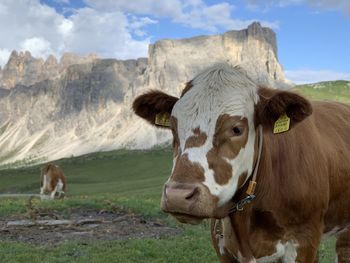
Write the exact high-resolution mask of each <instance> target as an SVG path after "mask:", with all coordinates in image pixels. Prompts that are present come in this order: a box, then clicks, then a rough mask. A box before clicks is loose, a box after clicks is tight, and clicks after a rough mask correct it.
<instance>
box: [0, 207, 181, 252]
mask: <svg viewBox="0 0 350 263" xmlns="http://www.w3.org/2000/svg"><path fill="white" fill-rule="evenodd" d="M36 212H37V213H36V214H32V215H30V217H32V219H31V220H28V215H27V216H24V215H19V216H11V217H9V218H5V219H4V218H2V219H1V220H0V240H2V241H5V240H6V241H17V242H27V243H30V244H34V245H44V246H53V245H57V244H60V243H62V242H65V241H72V240H74V241H81V242H88V241H94V240H127V239H135V238H145V237H152V238H160V237H163V236H173V235H178V234H180V233H181V230H180V229H178V228H172V227H168V226H166V225H164V223H162V222H161V221H158V220H147V219H145V218H144V217H143V216H140V215H136V214H134V213H132V212H130V211H106V210H101V211H97V210H93V209H82V208H74V209H70V210H69V211H50V210H46V211H36ZM33 217H34V218H33ZM56 222H58V224H56ZM28 223H29V224H28ZM48 223H49V224H50V223H52V224H53V225H49V224H48ZM21 224H23V225H21Z"/></svg>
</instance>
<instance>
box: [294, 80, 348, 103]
mask: <svg viewBox="0 0 350 263" xmlns="http://www.w3.org/2000/svg"><path fill="white" fill-rule="evenodd" d="M294 90H295V91H298V92H300V93H301V94H303V95H304V96H306V97H308V98H311V99H314V100H336V101H340V102H344V103H350V82H349V81H345V80H338V81H325V82H319V83H314V84H306V85H299V86H296V87H295V88H294Z"/></svg>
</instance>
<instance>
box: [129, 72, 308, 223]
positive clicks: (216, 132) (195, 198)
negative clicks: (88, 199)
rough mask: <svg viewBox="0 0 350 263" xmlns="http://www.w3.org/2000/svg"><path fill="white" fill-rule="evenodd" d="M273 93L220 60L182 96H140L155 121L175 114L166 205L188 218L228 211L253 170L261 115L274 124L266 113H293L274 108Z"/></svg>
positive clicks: (139, 104)
mask: <svg viewBox="0 0 350 263" xmlns="http://www.w3.org/2000/svg"><path fill="white" fill-rule="evenodd" d="M265 93H266V91H265ZM286 94H289V95H292V96H296V97H297V98H298V99H299V98H301V97H299V96H298V95H295V94H292V93H288V92H286ZM265 95H266V96H267V94H265ZM270 99H271V98H266V99H263V100H261V99H260V97H259V94H258V87H257V85H256V84H255V83H254V82H253V81H252V80H251V79H250V78H248V77H247V75H246V74H245V73H244V72H242V71H241V70H240V69H238V68H233V67H230V66H227V65H220V66H217V67H213V68H210V69H208V70H206V71H204V72H203V73H201V74H199V75H198V76H197V77H195V78H194V79H193V80H192V81H191V82H190V83H189V84H188V86H187V88H186V89H185V92H183V95H182V96H181V98H180V99H177V98H175V97H171V96H168V95H166V94H164V93H161V92H154V91H153V92H150V93H148V94H145V95H142V96H140V97H138V98H137V99H136V100H135V102H134V105H133V107H134V110H135V112H136V113H137V114H138V115H139V116H141V117H143V118H145V119H146V120H148V121H149V122H151V123H154V121H155V115H156V114H158V113H164V112H168V113H170V114H171V117H170V129H171V131H172V133H173V152H174V156H173V157H174V161H173V168H172V172H171V176H170V178H169V179H168V181H167V182H166V183H165V185H164V190H163V196H162V201H161V208H162V210H163V211H165V212H168V213H171V214H173V215H174V216H175V217H177V218H178V219H179V220H180V221H181V222H187V223H196V222H199V221H200V219H202V218H209V217H216V218H221V217H224V216H225V215H227V213H228V210H229V209H230V206H231V204H230V200H231V199H232V197H233V196H234V194H235V193H236V191H237V189H239V188H240V187H242V186H243V185H245V183H246V181H247V180H248V178H249V176H250V175H251V173H252V170H253V166H254V161H255V158H256V154H255V153H256V151H255V150H256V148H257V145H256V141H257V140H256V125H257V124H259V120H257V119H261V120H264V122H265V125H266V126H267V127H269V126H270V125H271V123H270V119H269V118H264V116H265V115H266V114H270V115H272V117H273V118H275V117H274V116H273V115H276V116H277V118H278V117H279V115H280V114H283V113H284V112H287V113H288V105H287V106H285V107H284V108H283V107H282V108H281V109H278V110H277V111H278V112H270V111H271V110H275V108H279V107H276V103H272V102H271V101H270ZM301 99H302V98H301ZM284 100H286V99H284ZM165 105H167V106H165ZM293 105H294V106H293V107H292V108H296V107H297V104H296V103H294V104H293ZM298 105H299V104H298ZM307 105H308V106H309V104H308V103H307ZM257 110H259V113H258V114H257V112H256V111H257ZM310 113H311V111H310ZM289 114H290V115H293V114H292V113H291V112H289ZM308 114H309V113H308ZM305 116H306V114H305ZM305 116H304V117H303V118H305ZM298 117H299V115H298ZM292 119H293V118H292ZM269 128H270V127H269Z"/></svg>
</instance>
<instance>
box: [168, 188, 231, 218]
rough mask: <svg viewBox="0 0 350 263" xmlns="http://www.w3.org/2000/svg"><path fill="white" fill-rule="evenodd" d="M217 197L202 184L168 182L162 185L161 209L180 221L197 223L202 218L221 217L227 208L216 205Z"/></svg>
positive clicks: (226, 211)
mask: <svg viewBox="0 0 350 263" xmlns="http://www.w3.org/2000/svg"><path fill="white" fill-rule="evenodd" d="M217 202H218V198H217V197H215V196H213V195H211V194H210V193H209V190H208V188H207V187H206V186H204V185H203V184H197V183H196V184H185V183H176V182H168V183H166V184H165V185H164V190H163V196H162V200H161V209H162V210H163V211H164V212H166V213H170V214H171V215H173V216H174V217H175V218H176V219H178V220H179V221H180V222H181V223H189V224H198V223H200V222H201V221H202V220H203V219H204V218H222V217H224V216H226V215H227V213H228V210H229V208H228V207H226V206H223V207H221V208H218V207H217Z"/></svg>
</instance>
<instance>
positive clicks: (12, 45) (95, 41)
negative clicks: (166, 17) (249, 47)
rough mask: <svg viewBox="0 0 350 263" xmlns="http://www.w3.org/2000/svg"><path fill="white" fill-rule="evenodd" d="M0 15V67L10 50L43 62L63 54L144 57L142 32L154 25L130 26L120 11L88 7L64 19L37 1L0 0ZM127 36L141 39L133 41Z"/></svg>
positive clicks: (146, 40)
mask: <svg viewBox="0 0 350 263" xmlns="http://www.w3.org/2000/svg"><path fill="white" fill-rule="evenodd" d="M64 2H68V1H64ZM130 2H132V1H130ZM0 14H1V15H0V32H1V41H0V66H3V65H4V64H5V63H6V62H7V58H8V56H9V54H10V51H11V50H13V49H16V50H29V51H30V52H31V53H32V54H33V55H34V56H38V57H44V58H45V57H47V56H48V55H49V54H50V53H52V54H54V55H55V56H57V57H58V56H60V55H62V53H63V52H66V51H69V52H75V53H78V54H86V53H90V52H96V53H98V55H99V56H101V57H115V58H119V59H126V58H136V57H140V56H146V55H147V49H148V44H149V42H150V40H149V38H147V34H146V32H145V31H143V28H144V26H147V25H149V24H152V23H155V22H156V21H155V20H152V19H149V18H143V17H137V18H135V19H134V20H132V21H131V22H130V21H129V17H128V16H127V15H126V14H124V13H123V12H121V11H115V10H104V11H102V10H99V9H93V8H89V7H86V8H80V9H75V10H74V13H73V15H71V16H69V17H67V18H65V17H64V16H63V15H61V14H59V13H57V12H56V10H55V9H53V8H51V7H49V6H47V5H45V4H42V3H41V2H40V1H39V0H17V1H12V0H1V2H0ZM131 33H134V34H138V35H140V36H141V35H142V36H143V38H144V39H142V40H135V39H133V38H132V35H131Z"/></svg>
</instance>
